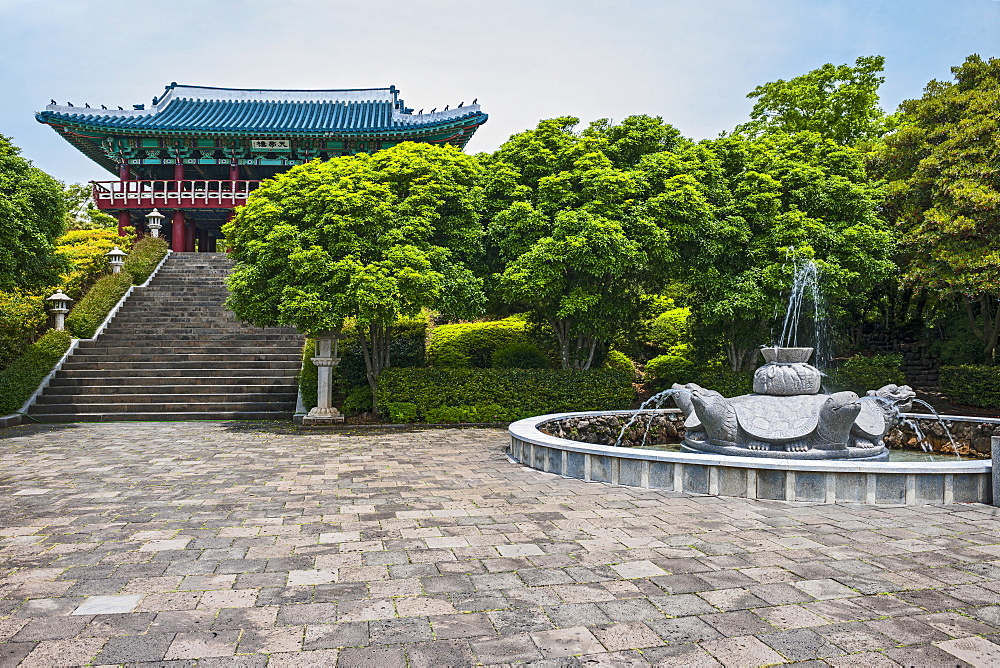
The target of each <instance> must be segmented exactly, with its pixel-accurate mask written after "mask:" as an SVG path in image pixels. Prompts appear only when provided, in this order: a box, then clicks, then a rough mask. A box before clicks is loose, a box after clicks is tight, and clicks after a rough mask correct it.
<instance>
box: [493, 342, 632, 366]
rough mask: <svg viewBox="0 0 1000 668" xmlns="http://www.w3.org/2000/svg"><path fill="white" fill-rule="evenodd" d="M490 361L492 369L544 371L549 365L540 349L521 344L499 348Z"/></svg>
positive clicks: (532, 345)
mask: <svg viewBox="0 0 1000 668" xmlns="http://www.w3.org/2000/svg"><path fill="white" fill-rule="evenodd" d="M626 359H628V358H626ZM491 361H492V367H493V368H494V369H544V368H546V367H547V366H548V365H549V360H548V358H546V357H545V353H544V352H542V349H541V348H539V347H538V346H536V345H535V344H534V343H523V342H522V343H508V344H506V345H502V346H500V347H499V348H497V349H496V350H494V351H493V355H492V357H491Z"/></svg>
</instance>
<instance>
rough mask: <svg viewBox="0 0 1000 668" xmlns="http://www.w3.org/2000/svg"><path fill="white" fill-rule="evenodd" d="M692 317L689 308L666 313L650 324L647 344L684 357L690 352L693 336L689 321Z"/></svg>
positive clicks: (675, 309)
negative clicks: (690, 331)
mask: <svg viewBox="0 0 1000 668" xmlns="http://www.w3.org/2000/svg"><path fill="white" fill-rule="evenodd" d="M690 317H691V309H690V308H687V307H684V308H673V309H670V310H668V311H664V312H663V313H661V314H660V315H658V316H656V318H654V319H653V320H652V322H650V324H649V329H648V331H647V333H646V340H647V342H648V343H649V345H651V346H653V347H654V348H657V349H659V350H663V351H665V352H667V353H668V354H674V355H682V354H684V353H686V352H689V351H690V348H691V345H690V339H691V335H690V333H689V328H688V319H689V318H690Z"/></svg>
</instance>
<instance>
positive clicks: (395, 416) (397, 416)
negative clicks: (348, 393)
mask: <svg viewBox="0 0 1000 668" xmlns="http://www.w3.org/2000/svg"><path fill="white" fill-rule="evenodd" d="M368 403H369V407H370V404H371V392H369V393H368ZM382 407H383V408H384V409H385V411H386V412H387V413H388V415H389V421H390V422H392V423H394V424H406V423H408V422H416V421H417V405H416V404H411V403H409V402H407V401H389V402H387V403H384V404H382Z"/></svg>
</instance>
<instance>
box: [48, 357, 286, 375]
mask: <svg viewBox="0 0 1000 668" xmlns="http://www.w3.org/2000/svg"><path fill="white" fill-rule="evenodd" d="M299 366H300V361H299V360H253V361H247V362H244V363H242V364H240V367H242V368H243V369H286V370H288V371H291V372H292V373H296V372H298V369H299ZM231 368H232V364H227V365H222V364H220V365H218V366H211V365H206V363H205V362H204V361H184V360H178V361H176V362H170V363H169V364H164V363H163V362H140V361H135V362H122V361H115V362H76V361H73V358H72V357H71V358H70V359H69V360H67V361H66V362H64V363H63V369H66V370H67V371H72V370H78V371H117V370H120V369H133V370H135V371H166V370H168V369H178V370H180V369H204V370H206V371H209V370H212V369H231Z"/></svg>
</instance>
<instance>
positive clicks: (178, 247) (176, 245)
mask: <svg viewBox="0 0 1000 668" xmlns="http://www.w3.org/2000/svg"><path fill="white" fill-rule="evenodd" d="M186 246H187V232H186V231H185V230H184V212H183V211H174V217H173V221H172V222H171V224H170V250H172V251H174V252H175V253H182V252H184V251H185V250H186Z"/></svg>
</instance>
